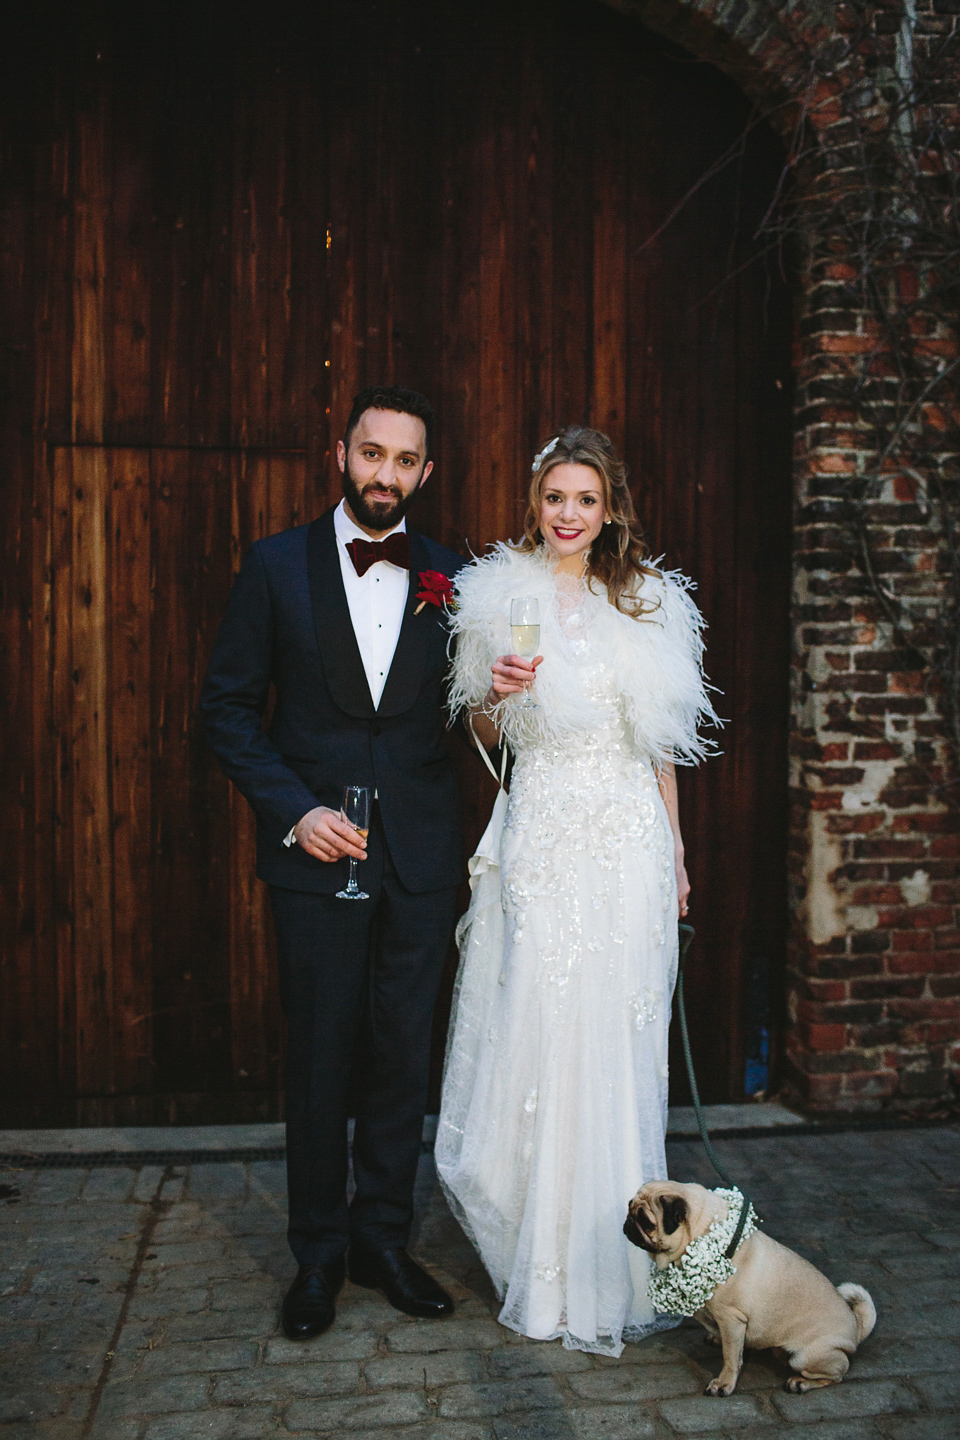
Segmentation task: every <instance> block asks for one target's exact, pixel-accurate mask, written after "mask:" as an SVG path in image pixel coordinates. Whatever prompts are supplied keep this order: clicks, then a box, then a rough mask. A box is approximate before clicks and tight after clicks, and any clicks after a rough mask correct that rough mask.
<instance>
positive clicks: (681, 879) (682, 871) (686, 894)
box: [675, 850, 690, 920]
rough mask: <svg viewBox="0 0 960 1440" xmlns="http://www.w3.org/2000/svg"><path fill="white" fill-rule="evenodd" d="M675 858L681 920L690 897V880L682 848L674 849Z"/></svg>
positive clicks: (678, 906)
mask: <svg viewBox="0 0 960 1440" xmlns="http://www.w3.org/2000/svg"><path fill="white" fill-rule="evenodd" d="M675 859H676V866H677V908H678V909H679V911H680V919H681V920H682V919H683V917H684V915H686V913H687V908H688V902H689V899H690V881H689V880H688V879H687V867H686V865H685V864H684V863H683V851H682V850H677V851H676V855H675Z"/></svg>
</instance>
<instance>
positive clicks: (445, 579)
mask: <svg viewBox="0 0 960 1440" xmlns="http://www.w3.org/2000/svg"><path fill="white" fill-rule="evenodd" d="M417 579H418V580H419V582H420V589H419V590H418V591H417V599H418V600H419V601H420V604H419V605H418V606H417V608H416V610H414V612H413V613H414V615H419V614H420V611H421V610H422V609H423V607H424V605H436V607H437V609H438V610H444V609H446V610H454V609H455V608H456V603H455V601H454V598H453V581H452V580H451V579H450V577H449V575H444V573H443V571H442V570H421V571H420V573H419V574H418V576H417Z"/></svg>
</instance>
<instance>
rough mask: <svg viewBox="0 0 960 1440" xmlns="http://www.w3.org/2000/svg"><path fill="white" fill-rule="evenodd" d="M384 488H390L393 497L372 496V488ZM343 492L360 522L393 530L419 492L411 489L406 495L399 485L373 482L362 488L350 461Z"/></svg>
mask: <svg viewBox="0 0 960 1440" xmlns="http://www.w3.org/2000/svg"><path fill="white" fill-rule="evenodd" d="M384 488H386V489H388V490H389V492H390V495H391V497H392V498H391V499H389V500H381V499H377V500H374V499H373V498H372V497H371V495H370V493H369V492H370V491H371V490H373V489H377V490H382V489H384ZM343 493H344V497H345V499H346V502H347V504H348V505H349V506H350V509H351V510H352V511H353V515H354V519H355V520H356V521H357V522H358V524H360V525H365V526H366V527H367V529H368V530H392V529H393V528H394V526H396V525H399V524H400V521H401V520H402V519H403V517H404V515H406V513H407V511H408V510H409V509H410V506H411V505H412V504H413V500H414V496H415V495H416V493H417V492H416V490H411V491H410V494H409V495H404V493H403V491H402V490H401V489H400V487H399V486H398V485H388V486H386V487H384V486H382V485H374V484H373V483H371V484H370V485H367V486H366V487H365V488H364V489H363V490H361V489H360V487H359V486H358V485H357V482H356V481H355V480H354V478H353V476H352V475H351V474H350V463H349V461H347V462H346V464H345V466H344V471H343Z"/></svg>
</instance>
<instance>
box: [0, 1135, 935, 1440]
mask: <svg viewBox="0 0 960 1440" xmlns="http://www.w3.org/2000/svg"><path fill="white" fill-rule="evenodd" d="M203 1128H204V1129H205V1130H208V1129H209V1127H203ZM231 1128H232V1127H231ZM167 1133H168V1132H167ZM97 1148H99V1147H97ZM171 1148H175V1147H171ZM202 1148H203V1149H204V1151H205V1152H206V1151H209V1149H210V1148H212V1147H210V1145H209V1144H205V1145H204V1146H203V1147H202ZM220 1148H221V1149H223V1150H226V1151H231V1152H233V1153H235V1152H236V1148H237V1147H236V1144H235V1142H234V1143H233V1144H227V1143H224V1144H223V1145H222V1146H221V1147H220ZM718 1149H719V1151H720V1153H721V1156H722V1158H723V1161H724V1164H725V1165H726V1166H727V1168H728V1169H729V1170H730V1171H731V1173H732V1174H734V1175H735V1176H736V1177H738V1178H739V1179H741V1180H742V1182H743V1184H744V1185H745V1186H746V1187H747V1188H748V1189H749V1190H750V1192H751V1194H752V1195H753V1197H754V1199H755V1202H756V1204H757V1206H758V1208H759V1210H760V1212H761V1214H762V1216H763V1217H764V1220H765V1222H766V1225H767V1228H768V1229H769V1231H770V1233H772V1234H774V1235H775V1236H776V1237H777V1238H778V1239H781V1240H782V1241H783V1242H784V1243H785V1244H788V1245H791V1246H792V1247H793V1248H795V1249H796V1250H798V1251H799V1252H800V1253H801V1254H804V1255H806V1256H807V1257H808V1258H809V1259H810V1260H812V1261H813V1262H814V1263H815V1264H817V1265H818V1266H819V1267H820V1268H821V1269H822V1270H823V1271H824V1272H825V1273H826V1274H827V1275H829V1276H830V1278H831V1279H832V1280H834V1281H835V1282H837V1283H839V1282H840V1281H843V1280H853V1281H858V1282H860V1283H862V1284H865V1285H867V1286H868V1288H869V1289H870V1291H871V1293H872V1294H873V1296H874V1298H875V1300H876V1301H877V1304H878V1307H879V1310H880V1320H879V1323H878V1325H877V1329H876V1331H875V1332H874V1334H873V1336H871V1337H870V1339H868V1340H867V1341H866V1342H865V1344H864V1346H863V1348H862V1350H861V1351H860V1352H859V1353H858V1354H857V1355H856V1356H855V1357H854V1358H853V1362H852V1366H851V1371H850V1375H849V1377H848V1379H847V1380H846V1381H844V1383H843V1384H842V1385H840V1386H833V1387H830V1388H828V1389H824V1390H818V1391H811V1392H809V1393H807V1394H806V1395H789V1394H787V1393H785V1391H784V1389H783V1382H784V1380H785V1378H786V1376H787V1374H788V1371H787V1369H786V1367H785V1365H783V1364H782V1363H781V1362H780V1361H779V1360H778V1359H777V1358H776V1357H774V1356H773V1355H771V1354H769V1353H761V1354H750V1355H748V1357H747V1363H746V1365H745V1367H744V1372H743V1375H742V1377H741V1381H740V1385H739V1387H738V1390H737V1393H736V1394H735V1395H734V1396H732V1397H729V1398H727V1399H719V1398H717V1399H715V1398H713V1397H709V1396H705V1395H704V1394H703V1393H702V1392H703V1387H704V1385H705V1384H706V1382H707V1380H708V1379H709V1378H710V1377H711V1376H712V1375H713V1374H714V1373H715V1372H716V1370H717V1369H718V1368H719V1363H720V1362H719V1356H718V1352H717V1351H716V1350H715V1349H713V1348H712V1347H709V1346H707V1345H706V1343H705V1341H704V1337H703V1333H702V1331H701V1330H700V1328H699V1326H697V1325H696V1324H695V1323H694V1322H687V1323H685V1324H684V1325H683V1326H681V1327H679V1328H678V1329H675V1330H672V1331H668V1332H664V1333H661V1334H659V1335H656V1336H654V1337H651V1338H650V1339H649V1340H646V1341H644V1342H642V1343H641V1344H639V1345H628V1346H627V1347H626V1350H625V1351H624V1354H623V1355H622V1356H621V1357H620V1358H619V1359H616V1360H612V1359H610V1358H608V1357H599V1356H590V1355H584V1354H581V1353H579V1352H571V1351H565V1350H564V1349H563V1348H562V1346H561V1345H560V1344H559V1343H557V1342H554V1343H552V1344H543V1343H536V1342H532V1341H527V1340H524V1339H523V1338H522V1337H520V1336H517V1335H515V1334H514V1333H513V1332H512V1331H509V1330H506V1329H504V1328H503V1327H502V1326H500V1325H499V1324H498V1323H497V1320H496V1314H497V1305H496V1301H495V1297H494V1296H493V1294H492V1291H491V1288H490V1284H489V1281H488V1280H487V1277H486V1275H485V1274H484V1272H483V1269H482V1267H481V1266H480V1264H479V1262H478V1260H477V1257H476V1256H475V1254H474V1252H473V1251H472V1249H471V1248H470V1246H469V1245H468V1243H467V1242H466V1240H465V1239H464V1237H463V1235H462V1234H461V1232H460V1231H459V1229H458V1227H457V1225H456V1224H455V1222H454V1221H453V1219H452V1217H451V1216H450V1214H449V1211H448V1210H447V1208H446V1206H445V1204H444V1202H443V1199H442V1196H441V1194H440V1191H439V1187H438V1186H437V1184H436V1178H435V1175H434V1171H433V1165H432V1157H431V1156H430V1155H429V1154H427V1155H425V1156H424V1158H423V1163H422V1165H421V1171H420V1176H419V1180H418V1188H419V1195H418V1199H419V1206H420V1218H419V1222H418V1231H417V1235H416V1238H415V1241H414V1245H413V1248H414V1249H415V1251H416V1253H417V1254H418V1255H419V1257H420V1258H421V1260H422V1261H423V1262H424V1264H426V1265H427V1266H428V1268H430V1269H431V1270H432V1271H433V1273H434V1274H436V1275H437V1276H438V1278H439V1279H441V1281H443V1283H445V1284H446V1285H448V1286H449V1288H450V1289H451V1291H452V1292H453V1294H454V1296H455V1298H456V1300H457V1314H456V1315H455V1316H454V1317H453V1318H452V1319H450V1320H447V1321H440V1322H428V1321H416V1320H412V1319H410V1318H408V1317H406V1316H403V1315H400V1314H398V1313H397V1312H396V1311H394V1310H392V1309H391V1308H390V1306H389V1305H388V1304H387V1303H386V1301H385V1300H384V1299H383V1298H382V1297H381V1296H380V1295H378V1294H376V1293H375V1292H372V1291H368V1290H362V1289H358V1288H357V1287H355V1286H353V1285H350V1284H349V1283H348V1284H347V1285H346V1286H345V1287H344V1290H343V1292H342V1295H341V1298H340V1302H339V1313H338V1319H337V1323H336V1325H335V1327H334V1328H333V1329H332V1330H330V1331H329V1332H328V1333H327V1334H326V1335H324V1336H321V1337H319V1338H318V1339H317V1340H315V1341H313V1342H311V1343H309V1344H306V1345H296V1344H292V1343H291V1342H290V1341H288V1340H286V1339H285V1338H284V1336H283V1335H282V1334H281V1333H279V1331H278V1326H277V1310H278V1303H279V1299H280V1297H281V1295H282V1293H283V1290H284V1288H285V1287H286V1285H287V1284H288V1283H289V1280H290V1278H291V1275H292V1272H293V1266H292V1262H291V1260H290V1257H289V1255H288V1252H287V1249H286V1244H285V1241H284V1235H283V1231H284V1223H285V1184H284V1175H283V1166H282V1164H281V1163H280V1162H278V1161H270V1160H260V1161H249V1162H246V1163H242V1162H239V1161H235V1160H233V1159H231V1160H229V1161H224V1162H214V1161H211V1162H209V1163H193V1164H184V1163H171V1164H168V1165H163V1166H157V1165H150V1164H145V1165H138V1164H137V1163H135V1162H134V1163H131V1164H129V1165H114V1166H103V1167H98V1166H95V1165H91V1166H83V1165H75V1166H73V1167H72V1168H68V1169H44V1168H33V1169H30V1168H21V1169H16V1170H14V1169H10V1168H9V1167H8V1168H6V1169H4V1168H2V1166H3V1162H2V1160H0V1186H3V1187H4V1188H3V1189H2V1190H0V1196H2V1198H0V1357H2V1358H0V1440H27V1437H29V1440H180V1437H183V1440H198V1437H206V1436H209V1437H213V1440H262V1437H273V1436H277V1437H303V1440H307V1437H310V1440H331V1437H337V1440H671V1437H678V1436H681V1437H682V1436H690V1437H694V1440H734V1437H736V1440H770V1437H775V1436H777V1437H779V1436H794V1437H796V1440H958V1437H960V1133H958V1131H957V1129H956V1128H944V1129H942V1130H933V1129H927V1130H916V1131H897V1132H883V1131H873V1132H865V1133H847V1134H822V1133H821V1134H816V1133H809V1134H795V1133H792V1134H783V1135H776V1136H770V1135H760V1136H758V1135H755V1134H754V1135H743V1136H741V1137H738V1138H736V1139H731V1140H723V1141H720V1142H718ZM93 1153H96V1150H94V1152H93ZM668 1158H669V1163H670V1170H671V1174H673V1175H676V1176H677V1177H678V1178H681V1179H687V1180H700V1181H702V1182H703V1183H706V1184H712V1183H713V1177H712V1176H711V1173H710V1170H709V1167H708V1165H707V1163H706V1161H705V1157H704V1155H703V1151H702V1147H701V1146H700V1145H699V1143H696V1142H694V1141H692V1140H686V1139H679V1140H673V1141H671V1142H670V1143H669V1145H668Z"/></svg>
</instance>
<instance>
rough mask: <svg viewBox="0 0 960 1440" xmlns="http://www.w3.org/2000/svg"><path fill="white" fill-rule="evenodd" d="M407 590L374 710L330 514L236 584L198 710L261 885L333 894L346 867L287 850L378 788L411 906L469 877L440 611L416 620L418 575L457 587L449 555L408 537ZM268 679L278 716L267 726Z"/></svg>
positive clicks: (427, 609)
mask: <svg viewBox="0 0 960 1440" xmlns="http://www.w3.org/2000/svg"><path fill="white" fill-rule="evenodd" d="M409 535H410V586H409V589H408V591H407V603H406V608H405V610H404V614H403V623H402V625H401V629H400V637H399V639H398V641H397V648H396V652H395V654H394V657H393V664H392V666H391V668H390V673H389V674H388V676H387V681H386V684H385V686H384V690H383V695H382V697H381V699H380V704H379V705H378V706H377V707H376V708H374V704H373V700H372V698H371V696H370V689H369V687H368V685H367V679H366V675H365V674H364V669H363V662H362V661H361V659H360V650H359V647H358V645H357V641H356V637H355V636H354V633H353V626H352V624H351V622H350V611H349V608H348V606H347V596H346V591H345V590H344V588H343V577H342V575H341V572H340V559H339V556H338V554H337V542H336V535H335V533H334V528H333V511H332V510H328V511H327V513H326V514H325V515H322V516H321V517H320V519H319V520H314V521H313V523H312V524H311V525H300V526H297V527H296V529H293V530H284V531H282V532H281V533H280V534H279V535H270V536H268V538H267V539H265V540H259V541H257V543H256V544H255V545H253V546H251V548H250V550H249V551H248V553H247V555H246V558H245V560H244V562H243V566H242V568H241V570H240V573H239V575H238V576H237V579H236V581H235V583H234V586H233V590H232V592H231V595H230V601H229V604H228V606H227V612H226V615H225V616H224V620H223V624H222V625H221V627H220V632H219V634H218V636H217V639H216V643H215V644H214V647H213V655H212V657H211V660H210V668H209V670H208V671H207V676H206V680H205V681H204V685H203V691H202V694H201V697H200V708H201V712H202V714H203V721H204V727H205V730H206V733H207V737H208V739H209V741H210V744H211V745H212V746H213V749H214V751H215V752H216V755H217V758H218V759H219V761H220V764H221V766H222V767H223V769H224V771H225V772H226V774H227V775H228V776H229V778H230V779H231V780H232V781H233V783H234V784H235V785H236V786H237V788H238V790H240V792H241V793H242V794H243V795H244V796H246V798H247V800H249V802H250V804H251V805H252V806H253V809H254V812H255V813H256V817H257V874H258V875H259V877H260V879H261V880H265V881H267V883H268V884H271V885H280V886H283V887H284V888H286V889H289V890H309V891H314V892H316V893H320V894H329V893H330V892H332V891H335V890H339V889H340V888H341V887H342V886H343V883H344V878H345V875H346V865H347V862H346V861H345V860H344V861H338V862H337V863H335V864H325V863H324V862H323V861H320V860H314V859H313V858H311V856H309V855H307V854H306V853H305V852H304V851H303V850H301V849H300V847H299V846H298V845H292V846H290V847H289V848H287V847H285V846H284V844H283V840H284V838H285V836H286V835H287V834H288V833H289V831H290V830H291V829H292V827H293V826H294V825H295V824H296V823H297V821H298V820H299V819H300V818H301V817H302V816H303V815H305V814H306V813H307V811H308V810H312V809H313V808H314V806H316V805H317V804H320V805H329V806H330V807H331V808H332V809H339V808H340V803H341V800H342V798H343V787H344V785H372V786H375V787H376V789H377V793H378V796H379V806H380V817H381V821H382V824H383V831H384V835H385V838H386V842H387V846H388V848H389V851H390V856H391V859H392V860H393V863H394V866H395V867H396V871H397V874H398V875H399V877H400V880H401V881H402V883H403V884H404V885H405V886H406V888H407V889H408V890H410V891H412V892H413V893H415V894H420V893H423V892H426V891H430V890H443V889H447V888H448V887H450V886H453V885H456V884H457V883H458V882H459V880H460V878H461V861H460V823H459V813H458V804H457V790H456V782H455V779H454V775H453V769H452V765H451V762H450V758H449V754H448V750H447V733H446V726H445V720H444V713H443V701H444V692H445V678H446V673H447V669H448V665H449V662H448V658H447V640H448V633H447V629H446V625H445V616H444V612H443V611H442V610H440V609H438V608H437V607H436V606H435V605H429V604H428V605H426V606H424V608H423V609H422V610H421V611H420V614H419V615H415V614H414V610H415V609H416V607H417V604H418V603H419V602H418V601H417V600H416V599H415V592H416V591H417V590H418V589H419V588H420V586H419V584H418V579H417V577H418V574H419V572H420V571H423V570H440V571H442V572H443V573H444V574H445V575H448V576H450V577H451V578H452V577H453V576H454V575H455V574H456V572H457V571H458V570H459V569H460V568H461V566H462V565H463V563H464V562H463V561H462V560H461V559H460V557H459V556H458V555H455V554H454V553H453V551H452V550H447V549H446V548H445V547H444V546H443V545H438V544H436V543H435V542H434V541H433V540H428V539H427V538H426V536H424V535H418V534H417V533H416V532H415V531H410V532H409ZM271 681H272V682H273V684H274V685H275V687H276V708H275V709H274V712H273V717H272V719H271V721H270V726H269V729H267V730H264V729H263V728H262V726H261V721H262V718H263V715H264V712H265V710H266V706H267V697H268V694H269V689H270V683H271Z"/></svg>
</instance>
